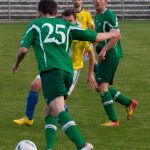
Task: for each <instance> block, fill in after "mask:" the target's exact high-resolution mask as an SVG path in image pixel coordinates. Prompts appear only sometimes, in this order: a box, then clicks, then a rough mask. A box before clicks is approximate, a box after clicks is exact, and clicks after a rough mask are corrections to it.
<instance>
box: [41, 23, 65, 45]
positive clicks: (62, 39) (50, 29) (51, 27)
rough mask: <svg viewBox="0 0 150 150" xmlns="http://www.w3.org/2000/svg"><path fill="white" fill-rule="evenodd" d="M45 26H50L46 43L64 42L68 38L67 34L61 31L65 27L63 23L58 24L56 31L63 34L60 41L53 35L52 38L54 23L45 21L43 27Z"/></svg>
mask: <svg viewBox="0 0 150 150" xmlns="http://www.w3.org/2000/svg"><path fill="white" fill-rule="evenodd" d="M44 27H48V29H49V32H48V34H47V36H46V38H45V40H44V43H53V42H54V43H56V44H63V43H64V42H65V40H66V35H65V33H64V32H63V31H60V29H65V26H64V25H61V24H56V31H55V33H56V34H58V35H60V36H61V40H60V41H58V40H57V39H56V38H55V37H51V38H50V35H51V34H52V33H53V32H54V27H53V25H52V24H50V23H45V24H43V26H42V28H44Z"/></svg>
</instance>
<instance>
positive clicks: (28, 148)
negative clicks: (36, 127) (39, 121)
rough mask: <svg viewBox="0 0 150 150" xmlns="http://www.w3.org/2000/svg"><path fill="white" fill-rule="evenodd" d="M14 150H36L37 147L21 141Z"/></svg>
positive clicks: (31, 143)
mask: <svg viewBox="0 0 150 150" xmlns="http://www.w3.org/2000/svg"><path fill="white" fill-rule="evenodd" d="M16 150H37V147H36V145H35V144H34V143H33V142H32V141H30V140H22V141H20V142H19V143H18V144H17V146H16Z"/></svg>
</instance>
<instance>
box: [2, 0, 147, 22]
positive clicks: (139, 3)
mask: <svg viewBox="0 0 150 150" xmlns="http://www.w3.org/2000/svg"><path fill="white" fill-rule="evenodd" d="M38 1H39V0H0V20H29V19H35V18H37V17H38V15H37V5H38ZM57 1H58V3H59V14H60V13H61V12H62V11H63V9H65V8H66V7H71V6H72V0H57ZM83 6H84V7H85V8H86V9H87V10H89V11H90V12H91V13H92V14H94V13H95V10H94V6H93V3H92V0H83ZM108 8H110V9H111V10H113V11H114V12H115V13H116V14H117V16H118V17H119V18H120V19H149V20H150V0H109V1H108Z"/></svg>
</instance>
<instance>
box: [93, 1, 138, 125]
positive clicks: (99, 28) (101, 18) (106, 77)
mask: <svg viewBox="0 0 150 150" xmlns="http://www.w3.org/2000/svg"><path fill="white" fill-rule="evenodd" d="M93 2H94V6H95V9H96V15H95V28H96V32H104V33H105V32H109V31H110V30H111V29H113V28H115V29H117V30H119V26H118V20H117V17H116V15H115V14H114V13H113V12H112V11H110V10H109V9H107V8H106V5H107V0H93ZM96 51H97V54H98V57H99V64H98V69H97V71H96V81H97V83H98V87H97V91H98V92H99V93H100V96H101V100H102V104H103V107H104V109H105V111H106V113H107V115H108V118H109V121H108V122H105V123H103V124H102V125H103V126H118V125H119V121H118V118H117V116H116V113H115V109H114V101H116V102H118V103H120V104H121V105H123V106H125V107H126V109H127V117H126V119H127V120H130V119H131V118H132V116H133V114H134V111H135V108H136V106H137V105H138V103H137V101H136V100H131V99H129V98H128V97H126V96H124V95H123V94H122V93H121V92H120V91H118V90H116V89H115V88H114V87H113V86H110V85H112V84H113V78H114V75H115V72H116V69H117V66H118V64H119V61H120V58H121V57H122V48H121V43H120V40H119V39H118V38H113V39H111V40H109V41H102V42H99V43H98V45H97V47H96Z"/></svg>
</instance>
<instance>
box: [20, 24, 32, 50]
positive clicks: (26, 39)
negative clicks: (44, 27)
mask: <svg viewBox="0 0 150 150" xmlns="http://www.w3.org/2000/svg"><path fill="white" fill-rule="evenodd" d="M32 25H33V24H32V22H31V23H30V24H29V25H28V26H27V28H26V30H25V33H24V35H23V37H22V40H21V42H20V47H25V48H28V49H29V48H30V46H31V45H32V43H33V40H34V30H33V27H32Z"/></svg>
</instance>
